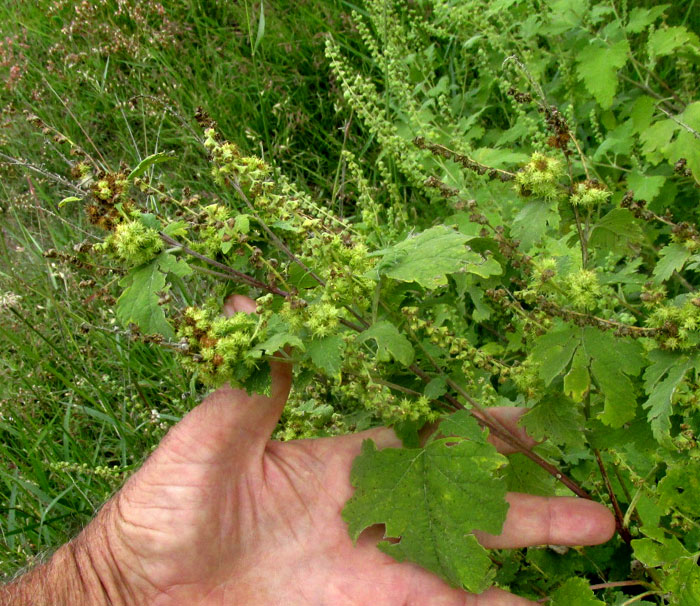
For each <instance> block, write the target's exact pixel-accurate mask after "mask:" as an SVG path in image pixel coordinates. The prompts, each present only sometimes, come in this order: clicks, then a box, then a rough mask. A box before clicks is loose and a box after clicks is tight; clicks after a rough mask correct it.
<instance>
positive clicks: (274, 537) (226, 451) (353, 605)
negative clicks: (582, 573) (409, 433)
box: [86, 296, 615, 606]
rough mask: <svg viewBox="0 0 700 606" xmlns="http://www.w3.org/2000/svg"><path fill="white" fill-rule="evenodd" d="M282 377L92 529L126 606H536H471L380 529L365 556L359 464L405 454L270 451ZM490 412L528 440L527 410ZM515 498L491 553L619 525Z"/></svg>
mask: <svg viewBox="0 0 700 606" xmlns="http://www.w3.org/2000/svg"><path fill="white" fill-rule="evenodd" d="M226 310H227V313H233V312H234V311H246V312H254V310H255V305H254V303H253V302H252V301H250V300H249V299H246V298H244V297H239V296H234V297H232V298H231V299H230V300H229V301H228V303H227V306H226ZM271 369H272V370H271V372H272V390H271V395H270V397H265V396H262V395H252V396H251V395H247V394H246V393H245V392H244V391H240V390H234V389H231V388H230V387H224V388H221V389H219V390H217V391H216V392H214V393H213V394H212V395H210V396H209V397H208V398H206V399H205V400H204V401H203V402H202V403H201V404H200V405H199V406H198V407H197V408H195V409H194V410H192V411H191V412H190V413H189V414H188V415H186V416H185V418H184V419H183V420H182V421H181V422H180V423H178V424H177V426H175V427H174V428H173V429H172V430H171V431H170V432H169V433H168V435H167V436H166V437H165V438H164V440H163V441H162V443H161V444H160V446H159V447H158V448H157V449H156V451H155V452H154V453H153V454H152V455H151V457H150V458H149V459H148V460H147V461H146V463H145V464H144V466H143V467H142V468H141V469H140V470H139V471H138V472H137V473H136V474H135V475H134V476H133V477H132V478H131V479H130V480H129V481H128V482H127V484H126V485H125V486H124V488H123V489H122V490H121V491H120V492H119V493H118V494H117V495H116V496H115V497H114V499H113V500H112V501H111V502H110V503H108V505H107V506H106V507H105V508H104V509H103V511H102V512H101V513H100V515H99V516H98V518H97V520H95V521H94V522H93V524H92V525H98V526H99V528H100V529H101V536H102V537H103V541H102V545H103V546H105V547H106V548H103V549H102V550H101V552H100V553H95V551H94V550H93V553H92V556H91V559H92V560H94V561H96V568H97V569H98V570H100V571H102V572H100V574H99V576H100V578H101V582H102V585H103V587H105V588H106V592H107V593H110V594H112V595H111V596H110V598H111V599H112V601H113V602H114V603H117V604H121V603H124V604H129V605H130V606H131V605H137V604H138V605H142V604H143V605H146V604H148V605H152V606H176V605H177V606H180V605H188V606H190V605H192V606H195V605H199V606H209V605H216V606H233V605H239V604H245V605H246V606H256V605H260V606H263V605H264V606H278V605H279V606H281V605H284V606H325V605H328V606H366V605H367V604H372V605H373V606H413V605H415V606H419V605H420V606H425V605H431V606H432V605H436V606H437V605H440V606H458V605H460V606H467V605H470V606H471V605H477V604H478V605H479V606H497V605H498V606H511V605H512V606H516V605H517V606H520V605H523V606H524V605H526V604H531V602H530V601H528V600H525V599H523V598H519V597H516V596H512V595H511V594H508V593H506V592H504V591H502V590H499V589H491V590H488V591H486V592H485V593H483V594H481V595H480V596H474V595H469V594H466V593H465V592H463V591H460V590H457V589H454V588H451V587H448V586H447V585H446V584H445V583H444V582H443V581H441V580H440V579H439V578H437V577H436V576H434V575H432V574H431V573H429V572H427V571H425V570H423V569H421V568H419V567H417V566H415V565H413V564H410V563H399V562H396V561H395V560H393V559H392V558H390V557H389V556H387V555H386V554H384V553H382V552H380V551H379V550H378V549H377V548H376V542H377V541H378V540H379V539H381V536H382V531H381V530H380V529H379V528H375V529H371V530H370V531H367V532H365V533H363V535H362V536H361V537H360V539H359V541H358V542H357V545H355V546H353V543H352V541H351V540H350V537H349V536H348V532H347V527H346V525H345V523H344V522H343V520H342V519H341V515H340V512H341V510H342V508H343V506H344V504H345V502H346V501H347V500H348V498H350V496H351V495H352V492H353V490H352V487H351V485H350V480H349V478H350V468H351V466H352V462H353V460H354V458H355V457H356V456H357V455H358V454H359V452H360V447H361V444H362V441H363V440H365V439H368V438H371V439H372V440H374V441H375V442H376V444H377V446H378V447H379V448H384V447H388V446H392V447H397V446H400V442H399V440H398V439H397V438H396V436H395V435H394V432H393V431H392V430H390V429H374V430H370V431H365V432H362V433H359V434H355V435H349V436H343V437H336V438H323V439H316V440H300V441H294V442H286V443H280V442H274V441H271V440H270V435H271V434H272V432H273V430H274V428H275V425H276V423H277V421H278V419H279V416H280V414H281V412H282V409H283V407H284V404H285V402H286V399H287V395H288V393H289V389H290V385H291V367H290V366H289V365H288V364H285V363H273V364H271ZM491 412H492V414H494V416H496V417H498V418H499V420H500V421H501V422H502V423H503V424H505V425H507V426H509V427H510V428H512V429H513V430H514V431H518V432H520V434H521V436H522V430H519V429H517V428H516V424H517V420H518V418H519V412H518V411H517V409H513V408H509V409H492V410H491ZM498 446H499V448H500V447H501V446H502V444H498ZM501 450H505V449H504V448H501ZM507 498H508V501H509V503H510V509H509V512H508V517H507V520H506V523H505V526H504V529H503V532H502V534H501V535H499V536H492V535H487V534H484V533H481V534H478V537H479V540H480V541H481V543H482V544H483V545H484V546H486V547H491V548H516V547H525V546H530V545H540V544H561V545H588V544H596V543H600V542H603V541H605V540H607V539H609V538H610V537H611V536H612V534H613V532H614V528H615V524H614V519H613V517H612V515H611V514H610V513H609V512H608V510H607V509H606V508H605V507H603V506H602V505H600V504H597V503H593V502H591V501H585V500H582V499H578V498H565V497H560V498H544V497H535V496H530V495H525V494H515V493H510V494H509V495H508V497H507ZM92 525H91V526H92ZM86 533H87V534H88V535H89V533H90V527H88V529H86ZM105 578H106V580H105Z"/></svg>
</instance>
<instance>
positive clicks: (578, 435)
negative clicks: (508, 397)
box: [520, 397, 585, 448]
mask: <svg viewBox="0 0 700 606" xmlns="http://www.w3.org/2000/svg"><path fill="white" fill-rule="evenodd" d="M520 424H521V425H522V426H523V427H524V428H525V429H527V433H528V434H529V435H530V436H532V437H533V438H534V439H535V440H544V439H548V440H549V441H550V442H552V443H553V444H560V445H565V446H567V447H568V448H582V447H583V445H584V434H583V427H584V424H585V419H584V418H583V414H582V413H581V411H580V410H579V407H578V406H575V405H574V404H573V402H571V401H570V400H567V399H566V398H561V397H559V398H554V397H550V398H546V399H544V400H542V401H540V402H538V403H537V404H536V405H535V406H533V407H532V409H530V411H529V412H526V413H525V414H524V415H523V416H522V418H521V420H520Z"/></svg>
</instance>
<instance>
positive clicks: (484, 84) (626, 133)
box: [66, 0, 700, 606]
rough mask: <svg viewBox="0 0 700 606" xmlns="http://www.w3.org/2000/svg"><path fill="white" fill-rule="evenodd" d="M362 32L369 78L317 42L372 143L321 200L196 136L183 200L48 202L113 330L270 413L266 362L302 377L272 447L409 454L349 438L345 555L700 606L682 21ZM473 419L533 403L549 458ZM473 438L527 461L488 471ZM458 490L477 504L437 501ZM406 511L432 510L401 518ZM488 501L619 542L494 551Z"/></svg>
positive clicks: (505, 8) (382, 13)
mask: <svg viewBox="0 0 700 606" xmlns="http://www.w3.org/2000/svg"><path fill="white" fill-rule="evenodd" d="M366 9H367V10H366V12H365V13H364V14H360V13H357V14H355V17H354V18H355V23H356V26H357V29H358V32H359V35H360V37H361V39H362V42H363V44H364V45H365V47H366V48H367V51H368V55H367V56H366V57H364V58H360V59H358V58H356V56H355V55H353V54H351V52H352V51H351V49H352V48H353V47H352V46H351V45H346V48H345V50H343V48H342V47H341V46H340V45H339V44H338V42H337V40H330V41H329V42H328V46H327V54H328V57H329V59H330V61H331V65H332V68H333V74H334V77H335V79H336V80H337V82H338V83H339V84H340V87H341V89H342V93H343V96H344V103H345V104H346V105H347V107H348V111H351V112H354V114H355V115H357V116H359V118H360V119H361V121H362V122H363V128H365V129H366V131H367V134H368V135H369V136H370V138H371V141H370V142H368V144H367V146H366V148H361V147H359V146H358V149H354V150H353V149H345V150H344V152H343V154H342V155H341V157H340V161H339V165H338V171H336V175H341V174H344V175H345V177H343V179H342V183H341V184H339V185H338V180H339V179H340V177H337V178H336V184H337V185H338V187H336V186H334V187H333V188H328V189H329V190H331V196H330V197H331V202H330V203H327V204H326V203H324V201H323V198H319V199H314V198H313V197H312V196H311V195H309V193H307V192H306V191H305V190H304V189H302V187H301V186H298V185H294V184H293V182H292V181H291V180H290V179H288V178H286V177H285V176H284V173H283V171H281V170H279V169H278V168H276V167H274V166H273V165H272V164H271V163H269V162H267V161H265V160H263V159H261V158H259V157H257V156H254V155H251V154H250V153H247V152H246V151H245V150H243V149H242V148H241V146H240V145H237V144H234V143H232V142H228V141H226V140H224V139H223V138H222V136H221V134H220V133H221V129H218V130H217V128H215V126H214V124H213V123H212V121H211V119H209V118H208V117H207V116H206V115H205V114H202V113H200V114H199V122H200V125H201V127H202V131H203V135H204V137H202V140H203V148H204V149H206V150H207V152H208V154H209V157H210V160H211V182H209V181H208V180H207V181H205V182H204V183H203V184H201V185H198V186H197V187H198V189H197V191H198V192H200V195H199V196H198V195H194V196H193V195H192V192H191V191H189V192H188V193H187V194H181V193H180V192H178V191H176V190H174V189H169V188H168V187H167V185H168V184H167V182H166V181H167V177H166V176H164V181H163V183H159V182H158V177H157V176H156V175H157V173H156V172H155V165H156V163H158V162H159V161H160V160H162V159H163V156H161V155H159V154H153V155H151V156H149V157H148V158H146V159H144V160H142V161H141V163H139V164H138V166H137V167H136V168H135V169H134V170H133V171H131V172H128V171H127V170H126V169H124V170H121V171H105V170H94V171H91V173H90V174H86V172H85V171H84V170H81V169H80V167H76V172H77V174H79V175H80V176H81V178H82V179H83V182H82V184H78V185H76V186H75V188H77V191H75V190H74V191H73V192H72V193H73V194H76V193H77V194H79V195H74V196H71V198H76V199H73V200H72V201H69V202H67V206H66V208H67V209H70V208H71V205H76V206H77V205H78V204H79V201H80V200H84V202H83V206H84V207H85V209H86V210H87V216H88V217H89V220H90V221H91V223H93V224H94V225H95V226H98V227H100V228H106V230H107V231H106V232H104V233H105V234H106V235H105V243H104V244H102V245H100V248H101V249H102V250H103V251H104V252H105V253H106V254H107V255H111V258H112V260H113V261H114V262H116V263H117V265H114V266H112V265H110V269H112V271H114V272H115V273H118V274H119V275H118V278H116V279H118V280H119V286H120V289H119V293H118V294H119V298H118V300H117V301H116V316H117V318H118V320H119V323H120V325H121V327H122V328H121V330H123V331H128V334H129V336H130V338H133V339H135V340H136V341H137V342H139V345H140V346H142V347H144V348H146V345H147V344H150V345H153V346H155V345H160V347H161V348H162V349H165V350H166V351H171V352H173V354H174V355H175V356H176V357H177V358H178V359H179V360H180V362H181V365H182V367H183V368H185V369H187V370H188V371H189V372H191V373H192V377H193V378H192V382H193V383H194V381H196V380H199V381H201V382H202V383H204V384H206V385H207V386H217V385H220V384H222V383H223V382H226V381H229V382H231V383H233V384H235V385H238V386H242V387H244V388H246V389H249V390H256V391H264V390H265V389H266V388H267V380H268V373H267V364H268V362H269V360H270V359H272V358H279V357H282V358H286V359H289V360H291V361H293V362H294V363H295V368H296V378H295V392H294V394H293V396H292V399H291V400H290V404H289V405H288V408H287V410H286V412H285V416H284V418H283V422H282V423H281V424H280V427H279V429H278V433H277V436H278V437H279V438H282V439H293V438H299V437H314V436H319V435H333V434H338V433H343V432H347V431H353V430H357V429H362V428H366V427H369V426H371V425H373V424H379V423H384V424H389V425H392V426H393V427H394V428H395V429H396V431H397V433H398V434H399V435H400V436H401V438H402V439H403V441H404V444H405V445H406V449H405V450H386V451H379V452H378V451H376V449H374V447H373V446H372V445H371V443H368V444H366V446H365V448H364V450H363V453H362V455H361V456H360V458H359V459H358V461H357V464H356V467H355V472H354V477H353V481H354V483H355V486H356V488H357V492H356V495H355V496H354V497H353V499H352V500H351V501H350V502H349V504H348V505H347V506H346V509H345V512H344V516H345V518H346V520H347V521H348V523H349V527H350V531H351V534H352V535H353V536H357V535H358V534H359V533H360V532H361V531H362V529H363V528H365V527H366V526H368V525H370V524H372V523H377V522H383V523H385V525H386V528H387V533H388V535H389V536H392V537H393V538H397V539H400V541H399V542H398V543H395V544H382V546H381V548H382V549H385V550H387V551H388V552H389V553H393V554H394V555H395V556H396V557H398V558H399V559H412V560H414V561H417V562H418V563H420V564H422V565H424V566H426V567H428V568H430V569H431V570H433V571H435V572H436V573H438V574H440V575H442V576H443V577H444V578H445V579H446V580H447V581H449V582H451V583H453V584H455V585H462V586H464V587H466V588H467V589H469V590H472V591H481V590H483V589H484V588H485V587H486V586H487V585H488V584H489V583H491V582H494V581H495V582H497V583H498V584H500V585H501V586H504V587H508V588H510V589H511V590H513V591H515V592H517V593H520V594H522V595H525V596H528V597H531V598H540V597H543V596H551V597H552V603H553V604H562V605H563V604H574V605H575V604H599V603H602V602H601V601H600V599H598V597H600V598H602V599H604V600H606V602H607V603H610V604H631V603H638V604H677V605H682V606H685V605H690V604H694V603H696V602H698V601H699V600H700V573H698V568H697V558H698V553H700V531H699V526H698V516H697V513H696V511H697V507H698V503H699V502H700V493H699V491H698V482H700V479H699V477H698V469H700V467H699V466H698V453H699V452H700V451H699V450H698V447H697V438H696V436H697V433H698V431H700V410H699V405H698V386H697V381H698V378H697V377H698V375H697V371H698V368H700V357H699V354H698V338H699V335H700V332H699V331H698V325H699V323H700V298H699V297H698V296H697V292H696V291H697V282H698V278H697V274H696V271H695V270H696V268H697V267H698V263H699V262H700V252H699V251H698V243H699V242H700V235H699V234H698V230H697V227H696V224H697V215H696V213H697V206H696V201H697V186H698V182H699V181H700V145H699V144H698V141H697V139H698V133H697V131H698V129H700V114H699V113H698V112H699V108H700V104H699V103H698V102H697V101H693V96H694V95H695V94H696V91H695V89H694V82H695V81H696V79H697V66H696V63H695V62H694V61H695V60H696V58H697V55H698V53H699V51H698V40H697V36H696V35H695V34H694V33H693V32H692V28H691V27H688V20H689V19H690V18H691V15H692V13H691V11H690V10H689V9H688V11H687V12H686V11H682V10H680V8H679V7H667V6H650V7H647V6H641V5H640V6H636V7H634V8H631V9H628V7H627V4H626V3H622V4H620V5H617V4H613V3H605V2H601V3H598V4H585V3H584V4H582V3H579V2H569V1H566V0H562V1H559V2H553V3H537V2H529V1H524V2H514V1H512V0H504V1H501V2H492V3H486V2H482V1H479V0H473V1H462V2H448V1H438V0H425V1H423V2H416V3H413V4H412V5H411V6H410V7H409V8H405V7H402V6H401V5H400V3H393V2H389V1H384V0H374V1H372V2H368V3H367V5H366ZM407 84H408V85H409V86H408V87H407ZM358 128H359V127H358ZM341 190H342V197H341V196H340V194H339V192H340V191H341ZM204 196H206V198H205V197H204ZM341 202H342V205H341ZM341 209H342V212H340V211H341ZM66 212H67V211H66ZM156 235H157V236H158V237H157V238H156ZM93 250H94V247H87V246H85V247H81V248H80V249H79V250H78V252H77V253H76V255H75V258H76V260H77V262H80V263H88V262H89V260H90V259H91V258H92V257H91V256H90V253H91V252H92V251H93ZM105 263H108V262H107V261H106V262H105ZM114 281H115V279H113V280H112V282H114ZM234 291H235V292H243V293H246V294H249V295H252V296H254V297H255V298H256V300H257V302H258V311H259V313H258V315H257V316H255V317H251V316H246V315H243V314H236V315H234V316H233V317H231V318H228V319H224V318H222V317H219V314H218V311H219V309H220V307H221V304H222V301H223V299H224V297H226V296H227V295H228V294H230V293H231V292H234ZM195 293H213V296H212V297H211V298H207V297H206V296H203V295H202V294H195ZM141 341H143V342H144V343H141ZM491 405H500V406H504V405H505V406H526V407H528V408H529V412H528V413H527V414H526V415H525V416H524V418H523V422H522V423H523V425H524V427H526V428H527V430H528V431H529V433H530V434H531V435H532V436H533V437H535V438H537V439H544V438H545V437H547V438H548V441H547V442H545V443H543V444H542V445H540V446H537V447H535V448H530V447H529V446H528V445H526V444H524V443H523V442H522V440H521V439H520V438H519V437H518V436H516V435H513V434H512V433H511V432H509V431H508V430H507V429H506V428H505V427H503V426H502V425H501V424H500V423H499V422H498V421H497V420H496V419H495V418H494V417H492V416H491V415H490V414H489V413H488V410H487V409H488V407H489V406H491ZM465 411H470V412H472V413H477V414H476V415H474V416H472V415H469V414H468V413H467V412H465ZM436 421H439V422H440V423H441V424H440V426H439V430H438V433H434V434H433V435H432V437H431V438H429V440H428V442H427V444H424V445H421V443H420V439H419V433H418V432H419V431H420V430H421V428H423V427H424V426H425V425H426V424H428V423H432V422H436ZM480 426H481V427H480ZM485 429H488V431H490V432H491V433H492V434H494V435H496V436H497V437H499V438H500V439H501V440H503V441H505V442H507V443H508V444H509V445H510V446H512V447H513V449H514V450H515V451H516V452H517V454H515V455H513V456H512V457H510V459H509V460H506V459H505V458H503V457H501V456H500V455H498V454H497V453H496V452H495V450H494V449H493V447H491V446H490V445H488V443H486V441H485V435H486V434H485ZM448 454H449V456H447V455H448ZM416 461H419V464H420V469H421V471H422V473H421V474H418V473H416V472H415V468H414V467H413V464H414V462H416ZM445 476H447V477H449V478H450V481H449V482H448V481H445V480H444V477H445ZM436 478H437V479H436ZM441 478H442V479H441ZM453 487H459V488H460V489H462V490H463V491H464V495H466V496H464V495H463V496H462V498H466V499H469V498H470V495H473V494H474V491H479V493H480V494H488V495H489V499H491V500H490V501H489V503H488V505H484V504H479V505H475V506H473V507H459V506H455V505H454V503H453V499H456V498H457V497H456V496H455V495H454V494H453V493H452V492H451V488H453ZM391 489H395V490H393V495H394V496H393V497H392V498H391V499H387V498H386V494H387V493H392V490H391ZM419 489H420V490H423V491H424V492H426V493H428V494H429V496H430V499H429V501H430V502H431V503H432V504H434V505H432V506H431V507H421V506H420V505H418V504H416V503H415V500H414V498H413V496H412V495H413V494H415V491H416V490H419ZM506 489H509V490H523V491H525V490H527V491H530V492H536V493H538V494H546V495H554V494H558V495H563V494H572V493H573V494H576V495H578V496H580V497H582V498H595V499H598V500H601V501H602V502H605V503H607V504H608V505H609V506H610V507H611V508H612V510H613V511H614V513H615V516H616V519H617V524H618V535H617V537H616V538H615V539H614V541H613V542H611V543H610V544H608V545H606V546H602V547H596V548H589V549H581V550H575V549H572V550H567V551H564V552H563V553H559V551H555V550H554V549H549V548H547V549H529V550H527V551H525V552H520V551H518V552H502V553H492V554H489V553H487V552H486V551H485V550H484V549H483V548H481V547H480V546H479V545H478V544H477V543H476V540H475V539H474V537H473V535H472V534H471V531H472V530H474V529H482V530H486V531H489V532H498V529H499V528H500V526H501V524H502V522H503V519H504V517H505V510H506V507H505V501H504V500H503V494H504V493H505V490H506ZM407 518H410V520H411V524H409V523H407V521H406V519H407ZM428 528H432V531H431V532H432V533H433V534H432V535H431V537H430V538H431V539H432V541H431V540H429V537H428V536H427V532H428V530H427V529H428ZM436 528H437V529H438V530H437V531H436V530H435V529H436ZM457 533H463V534H466V535H467V536H466V538H465V541H464V544H460V545H459V548H457V547H455V546H454V545H453V544H452V543H451V539H452V538H453V537H454V535H455V534H457ZM436 545H437V547H436ZM594 590H595V591H599V592H601V594H599V596H598V597H596V596H595V595H594V594H593V591H594Z"/></svg>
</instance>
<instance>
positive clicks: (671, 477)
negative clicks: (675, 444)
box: [657, 461, 700, 518]
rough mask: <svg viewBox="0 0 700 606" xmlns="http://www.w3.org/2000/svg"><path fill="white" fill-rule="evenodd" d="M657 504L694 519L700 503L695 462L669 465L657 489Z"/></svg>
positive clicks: (699, 479)
mask: <svg viewBox="0 0 700 606" xmlns="http://www.w3.org/2000/svg"><path fill="white" fill-rule="evenodd" d="M657 494H658V495H659V504H660V505H661V506H662V507H665V508H666V509H667V510H669V509H678V510H680V511H681V512H683V513H685V514H687V515H690V516H691V517H693V518H695V517H696V516H697V511H698V503H700V465H698V464H697V462H695V461H690V462H683V463H677V464H675V465H671V466H670V467H669V468H668V470H667V471H666V476H665V477H664V478H663V480H661V482H659V485H658V487H657Z"/></svg>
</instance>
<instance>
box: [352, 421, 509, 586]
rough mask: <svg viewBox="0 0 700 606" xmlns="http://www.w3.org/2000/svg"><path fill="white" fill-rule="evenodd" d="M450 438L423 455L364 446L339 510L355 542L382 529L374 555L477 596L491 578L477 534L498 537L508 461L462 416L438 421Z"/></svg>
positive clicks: (438, 441)
mask: <svg viewBox="0 0 700 606" xmlns="http://www.w3.org/2000/svg"><path fill="white" fill-rule="evenodd" d="M439 431H440V433H441V434H442V435H449V436H450V437H449V438H442V439H438V438H434V439H432V440H431V441H430V442H429V443H428V444H427V445H426V447H425V448H412V449H396V448H386V449H384V450H381V451H378V450H377V447H376V446H375V444H374V443H373V442H372V441H370V440H366V441H365V442H364V443H363V445H362V453H361V454H360V456H359V457H358V458H357V459H355V462H354V464H353V468H352V474H351V481H352V485H353V486H354V487H355V489H356V490H355V494H354V495H353V497H352V498H351V499H350V500H349V501H348V503H347V504H346V505H345V509H343V519H344V520H345V521H346V522H347V523H348V527H349V532H350V536H351V537H352V539H353V540H354V541H357V539H358V537H359V536H360V534H361V533H362V531H363V530H365V529H366V528H369V527H370V526H373V525H374V524H384V525H385V536H386V537H387V538H389V537H391V538H395V539H400V541H398V542H397V543H393V544H392V543H389V542H386V541H383V542H381V543H379V548H380V549H381V550H382V551H384V552H385V553H388V554H389V555H391V556H392V557H394V558H395V559H397V560H398V561H404V560H409V561H411V562H415V563H416V564H419V565H420V566H423V567H424V568H427V569H428V570H431V571H432V572H434V573H436V574H438V575H440V576H441V577H442V578H443V579H445V580H446V581H447V582H448V583H450V584H451V585H453V586H462V587H464V588H465V589H467V590H468V591H472V592H476V593H480V592H482V591H484V590H485V589H486V588H487V587H488V586H489V585H490V584H491V582H492V579H493V576H494V572H493V570H492V568H491V561H490V559H489V557H488V553H487V551H486V550H485V549H484V548H483V547H482V546H481V545H479V543H478V541H477V540H476V537H475V536H474V534H473V533H474V531H475V530H483V531H485V532H490V533H494V534H498V533H500V532H501V529H502V527H503V522H504V520H505V516H506V512H507V510H508V504H507V503H506V501H505V493H506V486H505V482H504V481H503V480H502V479H500V478H497V477H494V473H495V472H496V471H497V470H499V469H500V468H501V467H503V465H504V464H505V463H506V459H505V457H503V456H502V455H500V454H498V452H496V449H495V448H494V447H493V446H491V445H490V444H489V443H488V442H487V441H486V433H485V432H482V431H481V430H480V428H479V426H478V425H477V423H476V421H475V420H474V418H473V417H472V416H471V415H470V414H469V413H468V412H466V411H460V412H458V413H455V414H454V415H452V416H451V417H449V418H448V419H447V420H445V421H443V423H442V424H441V426H440V429H439Z"/></svg>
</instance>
